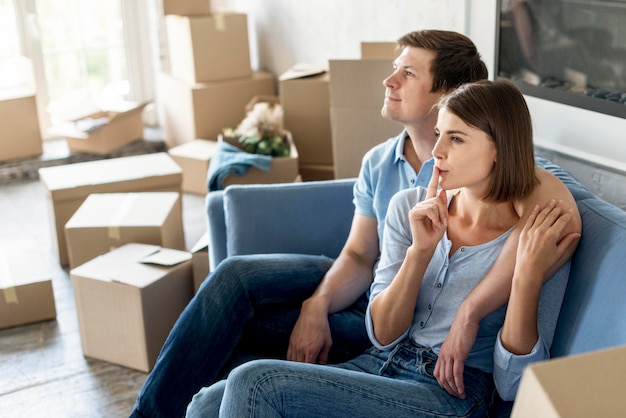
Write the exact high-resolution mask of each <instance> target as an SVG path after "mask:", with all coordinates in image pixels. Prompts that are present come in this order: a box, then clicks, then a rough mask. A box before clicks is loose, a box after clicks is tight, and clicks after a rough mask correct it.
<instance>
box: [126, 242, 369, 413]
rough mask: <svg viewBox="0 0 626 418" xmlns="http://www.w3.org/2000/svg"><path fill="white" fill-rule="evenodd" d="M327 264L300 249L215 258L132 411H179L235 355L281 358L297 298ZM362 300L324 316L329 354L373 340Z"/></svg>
mask: <svg viewBox="0 0 626 418" xmlns="http://www.w3.org/2000/svg"><path fill="white" fill-rule="evenodd" d="M332 263H333V260H332V259H329V258H327V257H323V256H308V255H299V254H271V255H250V256H236V257H230V258H227V259H226V260H224V261H223V262H222V263H220V265H219V266H218V267H217V268H216V269H215V271H214V272H212V273H211V274H210V275H209V277H208V278H207V279H206V280H205V281H204V282H203V284H202V285H201V286H200V288H199V289H198V293H197V294H196V295H195V296H194V298H193V299H192V300H191V302H190V303H189V305H188V306H187V307H186V308H185V310H184V311H183V312H182V314H181V315H180V317H179V318H178V320H177V321H176V324H175V325H174V327H173V328H172V330H171V332H170V335H169V336H168V338H167V340H166V341H165V344H164V345H163V348H162V349H161V353H160V354H159V357H158V359H157V361H156V364H155V366H154V368H153V370H152V372H151V373H150V375H149V376H148V378H147V380H146V382H145V383H144V385H143V387H142V388H141V391H140V392H139V395H138V397H137V401H136V403H135V406H134V409H133V412H132V413H131V417H141V416H143V417H150V418H158V417H168V418H172V417H182V416H184V414H185V409H186V407H187V405H188V403H189V402H190V401H191V398H192V397H193V395H194V394H196V393H197V392H198V391H199V390H200V389H201V388H202V387H204V386H209V385H211V384H213V383H214V382H216V381H217V380H219V379H220V378H221V377H223V376H224V375H225V374H226V373H227V372H228V371H229V370H230V369H232V368H233V367H235V366H236V365H237V364H239V363H241V362H243V360H241V358H244V359H250V358H259V357H269V358H284V357H285V356H286V354H287V347H288V343H289V336H290V335H291V330H292V329H293V326H294V324H295V322H296V319H297V318H298V315H299V312H300V307H301V305H302V302H303V301H304V300H305V299H306V298H308V297H309V296H310V295H311V294H312V293H313V291H314V290H315V289H316V288H317V286H318V284H319V283H320V281H321V279H322V277H323V276H324V274H325V273H326V271H328V269H329V268H330V266H331V265H332ZM366 306H367V299H366V298H365V296H363V297H362V298H361V299H360V300H359V301H358V302H357V303H356V304H355V305H353V307H352V308H351V309H348V310H346V311H342V312H340V313H337V314H334V315H330V316H329V321H330V326H331V332H332V337H333V349H332V350H331V360H329V361H334V362H340V361H345V360H347V359H349V358H352V357H354V356H356V355H358V354H360V353H362V352H363V351H365V350H366V349H367V348H368V347H370V346H371V344H370V342H369V339H368V337H367V333H366V330H365V319H364V313H365V308H366ZM241 352H245V353H249V352H252V354H253V355H254V357H250V356H247V357H246V356H243V355H240V353H241Z"/></svg>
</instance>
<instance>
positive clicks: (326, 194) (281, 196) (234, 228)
mask: <svg viewBox="0 0 626 418" xmlns="http://www.w3.org/2000/svg"><path fill="white" fill-rule="evenodd" d="M354 182H355V180H354V179H343V180H327V181H313V182H305V183H289V184H277V185H263V186H259V187H254V186H239V185H232V186H229V187H227V188H226V189H225V191H224V212H225V221H226V225H228V227H227V228H226V248H227V254H228V256H229V257H230V256H233V255H242V254H268V253H270V254H271V253H298V254H312V255H326V256H328V257H331V258H336V257H337V256H338V255H339V253H340V252H341V249H342V247H343V245H344V244H345V241H346V238H347V237H348V233H349V232H350V227H351V225H352V217H353V215H354V205H353V203H352V188H353V186H354ZM294 209H296V210H294ZM330 237H332V238H330Z"/></svg>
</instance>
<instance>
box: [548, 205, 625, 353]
mask: <svg viewBox="0 0 626 418" xmlns="http://www.w3.org/2000/svg"><path fill="white" fill-rule="evenodd" d="M578 207H579V209H580V214H581V217H582V222H583V230H582V237H581V240H580V243H579V245H578V248H577V249H576V253H575V254H574V257H573V259H572V266H571V270H570V278H569V283H568V286H567V291H566V293H565V300H564V302H563V306H562V308H561V313H560V316H559V322H558V324H557V329H556V334H555V337H554V343H553V345H552V355H553V356H554V357H558V356H564V355H571V354H578V353H583V352H587V351H593V350H599V349H603V348H608V347H613V346H617V345H624V344H626V327H625V326H624V323H623V320H624V318H626V303H625V302H626V212H624V211H623V210H621V209H619V208H618V207H616V206H614V205H611V204H609V203H607V202H606V201H604V200H602V199H597V198H594V199H585V200H582V201H579V202H578Z"/></svg>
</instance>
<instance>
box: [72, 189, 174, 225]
mask: <svg viewBox="0 0 626 418" xmlns="http://www.w3.org/2000/svg"><path fill="white" fill-rule="evenodd" d="M179 198H180V195H179V193H177V192H127V193H92V194H90V195H89V196H87V198H86V199H85V201H84V202H83V203H82V204H81V205H80V207H79V208H78V209H77V210H76V212H74V214H73V215H72V217H71V218H70V219H69V221H67V223H66V224H65V228H103V227H105V228H106V227H109V228H116V229H117V228H119V227H127V226H140V227H144V226H154V227H158V226H161V225H162V224H163V222H164V221H165V219H167V217H168V216H169V214H170V213H171V212H172V210H173V208H174V207H175V205H176V202H177V201H178V200H179Z"/></svg>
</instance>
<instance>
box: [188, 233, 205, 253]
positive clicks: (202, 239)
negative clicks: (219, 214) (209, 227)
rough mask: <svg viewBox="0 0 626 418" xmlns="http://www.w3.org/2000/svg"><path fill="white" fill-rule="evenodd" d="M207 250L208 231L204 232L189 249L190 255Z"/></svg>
mask: <svg viewBox="0 0 626 418" xmlns="http://www.w3.org/2000/svg"><path fill="white" fill-rule="evenodd" d="M207 248H209V231H205V233H204V234H202V236H201V237H200V239H199V240H198V242H196V243H195V245H194V246H193V247H192V248H191V252H192V253H197V252H200V251H203V250H206V249H207Z"/></svg>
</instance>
